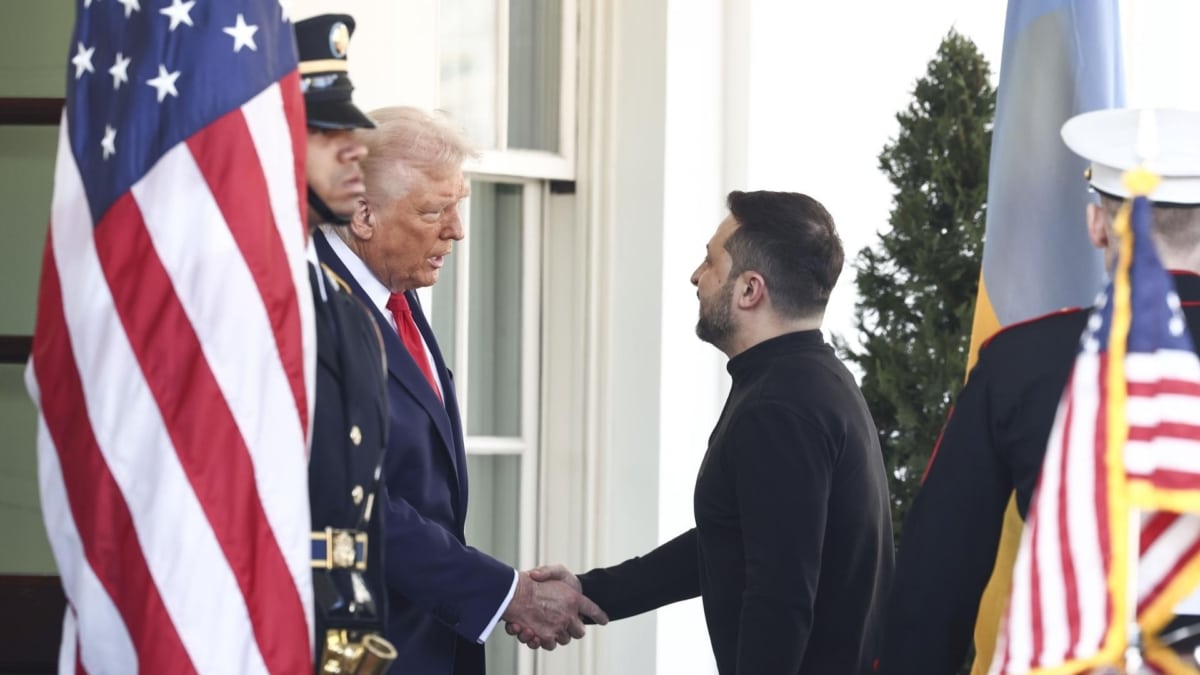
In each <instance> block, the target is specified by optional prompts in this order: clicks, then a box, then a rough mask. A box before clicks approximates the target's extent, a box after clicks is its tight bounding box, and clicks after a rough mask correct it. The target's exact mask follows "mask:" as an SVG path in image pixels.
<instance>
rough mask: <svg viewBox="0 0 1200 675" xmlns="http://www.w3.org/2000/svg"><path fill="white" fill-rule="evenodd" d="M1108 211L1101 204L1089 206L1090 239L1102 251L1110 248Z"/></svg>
mask: <svg viewBox="0 0 1200 675" xmlns="http://www.w3.org/2000/svg"><path fill="white" fill-rule="evenodd" d="M1108 220H1109V218H1108V210H1107V209H1105V208H1104V207H1103V206H1101V205H1099V204H1088V205H1087V229H1088V239H1091V240H1092V246H1095V247H1096V248H1098V249H1100V250H1105V249H1107V248H1108V230H1109V222H1108Z"/></svg>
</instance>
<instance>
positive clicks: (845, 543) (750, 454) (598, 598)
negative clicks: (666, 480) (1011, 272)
mask: <svg viewBox="0 0 1200 675" xmlns="http://www.w3.org/2000/svg"><path fill="white" fill-rule="evenodd" d="M728 206H729V211H730V215H729V216H728V217H727V218H725V220H724V221H723V222H722V223H721V225H720V226H719V227H718V228H717V232H716V234H715V235H713V237H712V239H711V240H710V241H709V243H708V247H707V254H706V255H705V257H704V262H702V263H701V264H700V266H699V267H698V268H697V269H696V271H695V272H694V273H693V274H692V284H694V285H695V286H696V289H697V292H696V295H697V297H698V298H699V299H700V319H699V322H698V323H697V325H696V333H697V335H698V336H699V337H700V339H702V340H704V341H706V342H710V343H712V344H713V345H714V346H715V347H717V348H718V349H720V350H721V351H722V352H724V353H725V354H726V355H727V356H729V365H728V369H729V373H730V375H731V376H732V377H733V387H732V389H731V390H730V392H729V398H728V400H727V401H726V403H725V409H724V411H722V413H721V417H720V419H719V420H718V421H717V426H716V428H715V429H714V430H713V432H712V435H711V436H710V437H709V443H708V450H707V452H706V454H705V457H704V461H703V463H702V464H701V466H700V473H699V475H698V476H697V479H696V491H695V500H694V504H695V515H696V527H695V528H693V529H692V530H689V531H688V532H686V533H684V534H682V535H680V536H678V537H676V538H675V539H673V540H671V541H669V542H667V543H666V544H663V545H662V546H660V547H658V548H657V549H655V550H653V551H651V552H650V553H648V554H646V555H644V556H642V557H639V558H633V559H632V560H628V561H626V562H624V563H621V564H620V565H616V566H615V567H609V568H604V569H596V570H592V571H590V572H588V573H586V574H583V575H580V576H579V577H575V576H573V575H572V574H571V573H570V572H569V571H567V570H566V569H565V568H563V567H561V566H554V567H545V568H540V569H538V570H534V572H533V573H532V575H533V576H534V578H535V579H539V580H541V579H551V578H553V579H561V580H564V581H567V582H568V583H570V584H572V585H573V586H574V587H575V588H576V589H579V590H581V591H582V592H583V593H584V594H585V595H587V596H588V597H589V598H591V599H592V600H593V601H595V602H596V604H598V605H600V607H601V608H602V609H603V610H604V611H605V612H606V613H607V614H608V616H609V618H610V619H612V620H615V619H621V618H624V617H628V616H633V615H635V614H640V613H641V612H645V611H648V610H651V609H656V608H658V607H662V606H663V605H666V604H669V603H672V602H676V601H679V600H685V599H688V598H693V597H696V596H697V595H700V596H703V599H704V614H705V619H706V620H707V623H708V633H709V637H710V638H711V641H712V648H713V653H714V655H715V656H716V661H717V667H718V669H719V671H720V673H721V675H735V673H736V674H740V675H773V674H776V673H777V674H780V675H785V674H786V675H797V674H803V675H818V674H821V675H827V674H830V673H838V674H839V675H855V674H858V673H869V672H871V670H872V657H873V655H874V654H875V652H876V648H877V642H878V638H879V623H880V620H881V619H882V610H883V603H884V600H885V598H886V593H887V591H888V585H889V581H890V578H891V572H892V531H891V520H890V518H891V516H890V509H889V506H888V490H887V480H886V477H885V474H884V468H883V460H882V457H881V455H880V450H879V441H878V435H877V433H876V430H875V424H874V422H873V421H872V420H871V415H870V413H869V412H868V410H867V406H866V403H865V402H864V401H863V398H862V394H861V393H860V392H859V390H858V387H857V386H856V385H855V382H854V378H853V377H852V376H851V374H850V372H849V371H848V370H847V369H846V368H845V366H843V365H842V363H841V362H840V361H839V360H838V358H837V357H836V356H835V355H834V352H833V350H832V349H831V348H830V347H829V345H827V344H826V343H825V342H824V340H823V339H822V337H821V332H820V327H821V321H822V318H823V316H824V313H825V304H826V302H827V301H828V299H829V293H830V291H831V290H832V289H833V285H834V282H836V281H837V277H838V275H839V274H840V272H841V269H842V259H843V254H842V245H841V241H840V240H839V239H838V235H837V231H836V229H835V228H834V224H833V219H832V218H831V217H830V215H829V213H828V212H827V211H826V210H825V208H824V207H822V206H821V204H819V203H818V202H817V201H816V200H814V199H812V198H811V197H808V196H805V195H801V194H794V193H782V192H751V193H744V192H733V193H730V195H729V198H728ZM521 628H522V627H520V626H516V625H512V624H510V625H509V626H508V627H507V629H508V631H509V632H510V633H515V634H519V636H520V639H521V640H522V641H523V642H526V643H527V644H531V645H536V644H537V640H536V639H534V638H533V635H532V633H530V632H524V631H522V630H521Z"/></svg>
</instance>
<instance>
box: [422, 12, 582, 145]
mask: <svg viewBox="0 0 1200 675" xmlns="http://www.w3.org/2000/svg"><path fill="white" fill-rule="evenodd" d="M439 7H440V12H441V13H440V18H439V22H440V28H439V31H440V36H441V39H440V41H439V53H440V71H439V81H440V83H441V84H440V96H439V100H440V106H441V107H442V108H444V109H445V110H446V111H447V112H448V113H450V115H451V117H452V118H454V119H455V120H456V121H457V122H458V123H459V124H461V125H462V126H463V128H465V129H466V130H467V133H468V135H469V136H470V138H471V139H472V140H473V141H474V142H475V143H477V144H478V145H479V146H480V147H482V148H484V149H486V150H509V149H517V150H536V151H543V152H548V153H559V152H560V151H561V150H562V148H560V147H559V146H560V143H559V139H560V138H561V125H562V120H561V119H560V104H561V102H562V99H561V97H562V90H563V75H564V69H563V63H562V59H563V52H564V50H563V34H562V26H563V11H564V3H563V0H441V2H440V4H439Z"/></svg>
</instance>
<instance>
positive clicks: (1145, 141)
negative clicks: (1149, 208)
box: [1062, 108, 1200, 205]
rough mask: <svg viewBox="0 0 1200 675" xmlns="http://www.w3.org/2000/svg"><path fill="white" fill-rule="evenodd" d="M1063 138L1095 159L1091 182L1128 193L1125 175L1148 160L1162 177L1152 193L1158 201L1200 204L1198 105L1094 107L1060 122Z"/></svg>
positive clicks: (1110, 191) (1117, 194)
mask: <svg viewBox="0 0 1200 675" xmlns="http://www.w3.org/2000/svg"><path fill="white" fill-rule="evenodd" d="M1062 138H1063V142H1064V143H1066V144H1067V147H1068V148H1070V149H1071V151H1072V152H1074V153H1075V154H1077V155H1079V156H1080V157H1083V158H1084V159H1086V160H1088V161H1090V162H1091V163H1092V166H1091V175H1090V180H1091V184H1092V187H1093V188H1095V189H1096V190H1098V191H1100V192H1103V193H1105V194H1109V195H1112V196H1114V197H1128V196H1129V191H1128V190H1127V189H1126V188H1125V185H1124V184H1123V183H1122V182H1121V175H1122V174H1123V173H1124V172H1125V171H1127V170H1129V169H1133V168H1136V167H1137V166H1138V165H1139V164H1144V166H1145V168H1146V169H1147V170H1149V171H1151V172H1153V173H1156V174H1158V175H1159V176H1161V177H1162V182H1161V183H1159V186H1158V188H1157V189H1155V190H1154V192H1153V193H1151V194H1150V199H1151V200H1152V201H1154V202H1156V203H1158V204H1181V205H1193V204H1200V111H1192V110H1172V109H1163V108H1159V109H1147V110H1133V109H1114V110H1096V111H1093V112H1088V113H1083V114H1082V115H1076V116H1075V117H1072V118H1071V119H1069V120H1067V122H1066V124H1064V125H1063V127H1062Z"/></svg>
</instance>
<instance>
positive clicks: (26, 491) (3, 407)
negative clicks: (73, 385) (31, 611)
mask: <svg viewBox="0 0 1200 675" xmlns="http://www.w3.org/2000/svg"><path fill="white" fill-rule="evenodd" d="M24 375H25V366H24V364H21V365H17V364H0V495H3V497H0V532H4V533H5V538H6V539H7V540H8V541H11V542H20V545H10V546H3V547H0V574H54V558H53V557H52V556H51V554H50V543H49V542H48V541H46V530H45V528H44V527H43V525H42V515H41V508H40V506H39V502H38V479H37V452H35V448H36V447H37V445H36V443H37V411H36V410H35V409H34V407H33V401H31V400H30V398H29V394H27V393H25V379H24Z"/></svg>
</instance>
